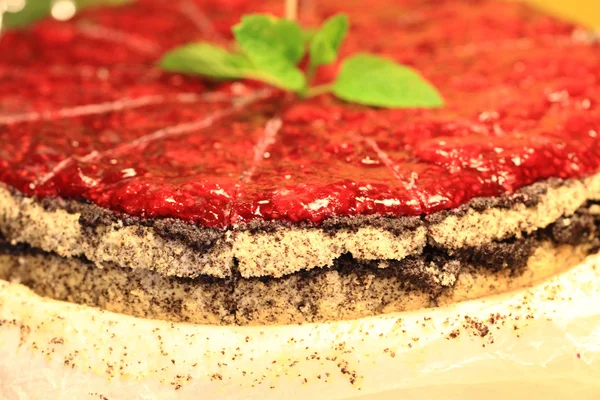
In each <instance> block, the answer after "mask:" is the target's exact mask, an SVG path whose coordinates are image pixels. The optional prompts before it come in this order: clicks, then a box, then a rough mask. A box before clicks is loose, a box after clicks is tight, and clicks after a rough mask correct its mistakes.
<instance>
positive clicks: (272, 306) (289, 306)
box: [0, 203, 600, 325]
mask: <svg viewBox="0 0 600 400" xmlns="http://www.w3.org/2000/svg"><path fill="white" fill-rule="evenodd" d="M599 229H600V206H599V205H597V204H591V203H590V204H587V205H586V206H584V207H581V208H579V209H578V210H577V211H576V212H575V213H574V214H573V215H571V216H569V217H562V218H560V219H558V220H557V221H556V222H554V223H553V224H551V225H549V226H548V227H546V228H545V229H540V230H538V231H536V232H534V233H531V234H527V233H524V234H523V235H520V236H519V237H518V238H511V239H507V240H504V241H494V242H491V243H488V244H485V245H482V246H479V247H473V248H463V249H446V250H442V249H440V248H437V247H434V246H426V247H425V249H424V251H423V253H422V254H421V255H419V256H409V257H406V258H404V259H402V260H400V261H396V260H379V261H361V260H356V259H354V258H352V257H351V256H350V255H344V256H342V257H340V258H338V259H336V260H335V261H334V263H333V265H332V266H331V267H329V268H322V269H321V268H319V269H313V270H311V271H302V272H297V273H294V274H291V275H288V276H285V277H282V278H272V277H269V278H250V279H247V278H243V277H241V276H240V275H239V274H237V275H235V276H233V277H231V278H228V279H219V278H212V277H200V278H195V279H192V278H177V277H166V276H163V275H161V274H159V273H156V272H153V271H148V270H144V269H131V268H122V267H118V266H114V265H107V266H105V267H104V268H98V267H97V266H95V265H94V264H93V263H91V262H89V261H87V260H85V259H81V258H68V259H65V258H63V257H60V256H58V255H56V254H51V253H45V252H43V251H40V250H37V249H32V248H31V247H29V246H26V245H23V246H13V245H9V244H8V243H6V242H4V244H3V245H1V246H0V279H4V280H9V281H16V282H20V283H22V284H24V285H26V286H28V287H30V288H31V289H33V290H34V291H35V292H36V293H38V294H40V295H43V296H48V297H51V298H55V299H59V300H66V301H70V302H75V303H82V304H87V305H92V306H97V307H101V308H104V309H107V310H110V311H115V312H120V313H125V314H130V315H134V316H139V317H145V318H156V319H165V320H170V321H185V322H192V323H210V324H241V325H248V324H283V323H301V322H321V321H328V320H337V319H351V318H359V317H365V316H371V315H377V314H380V313H385V312H393V311H408V310H414V309H418V308H423V307H432V306H436V305H439V304H447V303H450V302H454V301H461V300H467V299H473V298H478V297H482V296H486V295H490V294H495V293H500V292H502V291H506V290H510V289H515V288H519V287H523V286H527V285H531V284H533V283H535V282H537V281H540V280H542V279H544V278H547V277H549V276H551V275H553V274H555V273H557V272H560V271H562V270H565V269H567V268H569V267H571V266H574V265H576V264H578V263H580V262H581V261H582V260H583V259H584V258H585V257H587V256H588V255H589V254H592V253H595V252H597V250H598V249H599V246H600V239H599V238H598V230H599Z"/></svg>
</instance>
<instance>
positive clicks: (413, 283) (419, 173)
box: [0, 0, 600, 324]
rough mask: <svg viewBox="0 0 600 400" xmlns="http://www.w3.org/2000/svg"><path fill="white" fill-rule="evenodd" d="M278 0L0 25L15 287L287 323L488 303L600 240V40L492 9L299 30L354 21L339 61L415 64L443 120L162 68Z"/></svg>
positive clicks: (393, 10)
mask: <svg viewBox="0 0 600 400" xmlns="http://www.w3.org/2000/svg"><path fill="white" fill-rule="evenodd" d="M182 4H184V5H185V6H182ZM281 7H282V2H281V1H279V0H268V1H252V0H249V1H239V2H234V3H230V2H211V1H208V2H207V1H204V0H189V1H188V0H186V1H185V2H184V3H179V2H164V1H162V0H136V1H134V2H131V3H130V4H126V5H123V6H120V7H97V8H93V9H87V10H83V11H82V12H79V13H78V14H77V15H76V16H75V17H74V18H72V19H71V20H69V21H56V20H53V19H50V18H49V19H45V20H42V21H40V22H39V23H37V24H36V25H35V26H32V27H31V28H28V29H24V30H15V31H7V32H4V33H3V34H2V36H1V37H0V143H2V146H0V235H1V236H2V237H3V239H2V240H3V244H2V255H1V256H0V257H1V260H0V261H1V264H2V274H3V277H4V279H10V280H16V281H20V282H22V283H24V284H26V285H27V286H29V287H31V288H32V289H34V290H35V291H37V292H38V293H41V294H43V295H46V296H49V297H54V298H57V299H62V300H68V301H73V302H79V303H85V304H90V305H94V306H99V307H103V308H106V309H110V310H114V311H119V312H123V313H126V314H133V315H138V316H144V317H151V318H160V319H167V320H175V321H190V322H197V323H221V324H255V323H256V324H261V323H288V322H305V321H325V320H330V319H341V318H354V317H360V316H365V315H373V314H377V313H383V312H388V311H400V310H411V309H416V308H419V307H428V306H433V305H437V304H445V303H448V302H452V301H459V300H462V299H467V298H473V297H479V296H483V295H486V294H490V293H496V292H498V291H502V290H508V289H511V288H515V287H519V286H523V285H527V284H530V283H532V282H534V281H536V280H538V279H542V278H544V277H546V276H548V275H551V274H552V273H555V272H557V271H560V270H562V269H564V268H567V267H568V266H570V265H573V264H575V263H577V262H579V261H581V259H582V258H583V257H584V256H585V255H587V254H588V253H592V252H595V251H596V249H597V244H596V240H597V239H596V236H597V235H596V231H597V228H596V217H595V214H596V211H597V210H596V209H597V208H598V206H597V205H596V203H595V202H596V201H598V200H600V174H598V171H599V170H600V139H598V132H600V107H599V105H600V74H599V71H600V51H599V50H600V45H599V44H598V41H597V36H596V35H593V34H590V33H587V32H586V31H584V30H583V29H581V28H579V27H577V26H575V25H573V24H570V23H568V22H564V21H560V20H557V19H555V18H552V17H549V16H546V15H544V14H542V13H539V12H537V11H535V10H533V9H531V8H529V7H527V6H525V5H522V4H517V3H508V2H501V1H493V0H479V1H477V2H472V1H467V0H463V1H457V0H452V1H450V0H448V1H436V2H431V1H429V0H399V1H396V2H389V1H386V0H373V1H371V2H369V10H368V12H365V10H364V2H360V1H342V0H323V1H319V2H318V4H315V6H314V7H309V8H305V9H303V10H301V12H300V19H301V20H302V22H303V23H304V24H306V25H308V26H316V25H318V24H319V23H321V22H322V21H323V20H324V19H325V18H326V17H328V16H330V15H331V14H333V13H335V12H338V11H340V10H343V12H345V13H347V14H348V15H349V17H350V21H352V26H351V30H350V33H349V38H348V40H347V41H346V42H345V43H344V46H343V47H342V48H341V54H342V58H343V57H345V56H347V55H349V54H352V53H354V52H356V51H362V52H365V51H367V52H373V53H377V54H381V55H384V56H386V57H390V58H393V59H395V60H396V61H398V62H401V63H404V64H407V65H410V66H413V67H415V68H416V69H418V70H419V71H420V72H421V73H422V74H423V75H424V76H425V77H426V78H427V79H428V80H430V81H431V82H432V83H433V84H434V85H435V86H436V87H437V88H438V89H439V91H440V92H441V94H442V96H443V97H444V99H445V101H446V104H447V105H446V106H445V107H444V108H441V109H403V110H386V109H376V108H369V107H363V106H359V105H352V104H347V103H344V102H341V101H338V100H336V99H335V98H333V97H332V96H329V95H322V96H317V97H314V98H311V99H302V100H301V101H300V100H297V99H294V98H292V97H291V96H287V95H286V94H284V93H281V92H280V91H278V90H275V89H273V88H269V87H265V86H264V85H262V84H260V83H256V82H251V81H237V82H219V83H216V82H208V81H205V80H203V79H201V78H198V77H189V76H183V75H178V74H170V73H165V72H163V71H161V70H159V69H158V68H157V67H156V60H157V59H159V58H160V56H161V54H163V53H164V52H165V51H167V50H169V49H171V48H173V47H175V46H178V45H180V44H183V43H187V42H190V41H194V40H207V41H211V42H215V43H222V44H224V43H227V42H228V41H229V40H230V39H231V38H230V29H231V26H232V25H233V24H234V23H236V22H237V21H238V20H239V18H240V16H241V15H243V14H244V13H247V12H270V13H274V14H281V12H282V11H283V10H282V9H281ZM338 67H339V64H336V63H334V64H333V65H331V66H327V67H324V68H321V69H320V70H319V71H318V74H317V76H316V77H315V83H316V84H320V83H326V82H329V81H331V80H332V79H333V77H334V76H335V73H336V71H337V69H338Z"/></svg>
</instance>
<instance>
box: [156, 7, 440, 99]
mask: <svg viewBox="0 0 600 400" xmlns="http://www.w3.org/2000/svg"><path fill="white" fill-rule="evenodd" d="M348 28H349V23H348V17H347V16H345V15H343V14H338V15H335V16H333V17H331V18H329V19H328V20H327V21H325V22H324V23H323V25H322V26H321V27H320V28H319V29H318V30H309V29H302V27H300V25H298V24H297V23H296V22H294V21H290V20H286V19H280V18H276V17H274V16H271V15H266V14H250V15H246V16H244V17H242V20H241V22H240V23H238V24H237V25H235V26H234V27H233V35H234V37H235V40H236V43H235V46H234V48H235V50H228V49H226V48H223V47H219V46H216V45H213V44H210V43H205V42H199V43H192V44H186V45H183V46H180V47H177V48H175V49H172V50H171V51H169V52H167V53H166V54H165V55H164V56H163V58H162V59H161V60H160V62H159V65H160V66H161V67H162V68H163V69H164V70H166V71H170V72H179V73H184V74H197V75H202V76H204V77H207V78H211V79H253V80H258V81H262V82H265V83H268V84H270V85H273V86H275V87H277V88H280V89H283V90H286V91H292V92H296V93H297V94H298V95H299V96H300V97H310V96H317V95H320V94H324V93H331V94H333V95H334V96H336V97H338V98H340V99H342V100H345V101H348V102H353V103H359V104H364V105H369V106H375V107H387V108H414V107H419V108H434V107H441V106H443V105H444V101H443V99H442V96H441V95H440V93H439V92H438V90H437V89H436V88H435V87H434V86H433V85H432V84H430V83H429V82H428V81H427V80H426V79H425V78H423V76H421V74H419V72H418V71H416V70H414V69H413V68H410V67H408V66H404V65H401V64H398V63H396V62H395V61H393V60H391V59H388V58H384V57H380V56H377V55H373V54H366V53H359V54H355V55H352V56H350V57H348V58H346V59H345V60H343V62H342V64H341V69H340V72H339V74H338V76H337V77H336V79H335V81H334V82H331V83H329V84H325V85H320V86H313V87H311V86H310V84H311V81H312V77H313V75H314V73H315V71H316V69H317V68H318V67H320V66H322V65H328V64H332V63H333V62H335V61H336V60H337V58H338V54H339V49H340V47H341V45H342V43H343V41H344V38H345V37H346V34H347V32H348ZM307 52H308V63H307V64H306V65H307V68H306V72H305V71H303V70H302V69H301V68H300V66H299V64H301V63H302V62H303V60H304V59H305V58H306V54H307Z"/></svg>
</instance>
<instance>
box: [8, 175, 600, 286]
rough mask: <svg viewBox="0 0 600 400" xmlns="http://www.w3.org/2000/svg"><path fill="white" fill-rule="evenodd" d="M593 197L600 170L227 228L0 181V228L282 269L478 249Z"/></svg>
mask: <svg viewBox="0 0 600 400" xmlns="http://www.w3.org/2000/svg"><path fill="white" fill-rule="evenodd" d="M596 199H600V174H597V175H593V176H591V177H588V178H585V179H581V180H578V179H572V180H565V181H561V180H550V181H547V182H541V183H537V184H534V185H531V186H528V187H525V188H523V189H521V190H519V191H517V192H516V193H515V194H513V195H506V196H502V197H497V198H489V199H475V200H472V201H471V202H470V203H468V204H466V205H465V206H463V207H461V208H458V209H456V210H452V211H444V212H440V213H437V214H432V215H429V216H426V217H405V218H398V217H362V218H335V219H330V220H325V221H324V222H323V223H322V224H320V225H316V226H315V225H311V224H289V223H288V224H283V223H278V222H273V221H271V222H268V221H262V222H261V221H254V222H252V223H249V224H240V225H238V226H236V227H233V228H231V229H227V230H224V229H217V228H204V227H200V226H197V225H195V224H190V223H185V222H183V221H177V220H171V219H163V220H156V219H140V218H136V217H130V216H126V215H120V214H116V213H114V212H111V211H109V210H105V209H101V208H99V207H97V206H95V205H90V204H85V203H80V202H75V201H63V200H48V199H45V200H35V199H32V198H28V197H24V196H22V195H20V194H17V193H15V192H11V191H9V190H7V189H6V188H2V187H0V232H1V233H2V235H3V236H4V237H5V238H6V239H7V240H8V241H10V242H11V243H14V244H17V243H26V244H29V245H31V246H32V247H35V248H39V249H42V250H44V251H48V252H53V253H56V254H58V255H60V256H63V257H80V256H81V257H85V258H86V259H88V260H90V261H92V262H94V263H96V264H97V265H98V266H103V265H104V264H106V263H112V264H116V265H119V266H121V267H129V268H139V269H147V270H153V271H156V272H158V273H160V274H162V275H166V276H180V277H191V278H194V277H198V276H212V277H217V278H225V277H230V276H232V275H233V274H234V273H235V272H239V273H240V275H241V276H242V277H244V278H251V277H260V276H267V277H276V278H277V277H283V276H286V275H289V274H292V273H295V272H298V271H302V270H310V269H312V268H325V267H331V266H332V265H333V264H334V262H335V260H336V259H338V258H339V257H341V256H343V255H346V254H350V255H351V256H352V257H354V258H355V259H357V260H361V261H369V260H402V259H404V258H406V257H410V256H418V255H420V254H421V253H422V252H423V248H424V247H425V246H426V245H427V244H431V245H432V246H435V247H438V248H440V249H460V248H464V247H468V248H471V247H480V246H483V245H486V244H488V243H491V242H493V241H497V240H503V239H507V238H511V237H520V236H522V235H523V234H529V233H531V232H534V231H536V230H538V229H540V228H545V227H546V226H548V225H549V224H551V223H554V222H555V221H556V220H557V219H559V218H561V217H564V216H569V215H572V214H573V213H574V212H575V211H576V210H577V209H578V208H579V207H581V206H582V205H584V204H585V203H586V202H588V201H593V200H596Z"/></svg>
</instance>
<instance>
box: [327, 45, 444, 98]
mask: <svg viewBox="0 0 600 400" xmlns="http://www.w3.org/2000/svg"><path fill="white" fill-rule="evenodd" d="M332 91H333V94H334V95H335V96H337V97H339V98H341V99H343V100H346V101H349V102H352V103H360V104H365V105H370V106H376V107H387V108H434V107H440V106H443V105H444V100H443V99H442V97H441V95H440V93H439V92H438V91H437V89H436V88H435V87H434V86H432V85H431V84H430V83H429V82H427V81H426V80H425V79H424V78H423V77H422V76H421V75H420V74H419V73H418V72H417V71H416V70H414V69H412V68H410V67H407V66H404V65H400V64H397V63H395V62H394V61H392V60H390V59H387V58H383V57H379V56H375V55H372V54H364V53H362V54H356V55H354V56H352V57H348V58H347V59H346V60H344V62H343V63H342V66H341V71H340V73H339V75H338V77H337V79H336V81H335V82H334V84H333V89H332Z"/></svg>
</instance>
